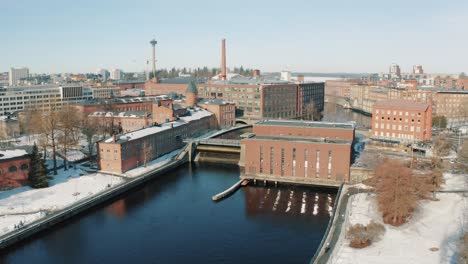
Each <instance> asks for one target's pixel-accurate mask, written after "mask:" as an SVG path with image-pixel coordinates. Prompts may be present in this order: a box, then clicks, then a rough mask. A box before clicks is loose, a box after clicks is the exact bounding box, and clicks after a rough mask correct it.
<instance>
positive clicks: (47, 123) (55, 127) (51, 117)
mask: <svg viewBox="0 0 468 264" xmlns="http://www.w3.org/2000/svg"><path fill="white" fill-rule="evenodd" d="M36 121H37V122H38V123H39V124H37V125H38V128H39V130H40V135H41V137H42V138H43V139H42V142H44V143H47V145H48V146H49V147H50V148H51V149H52V159H53V169H54V175H57V144H58V142H57V137H58V135H59V132H60V118H59V113H58V110H57V108H56V104H55V103H53V102H52V103H51V104H50V109H49V110H47V111H44V112H43V113H41V114H40V115H39V117H38V118H37V120H36ZM44 137H45V138H44Z"/></svg>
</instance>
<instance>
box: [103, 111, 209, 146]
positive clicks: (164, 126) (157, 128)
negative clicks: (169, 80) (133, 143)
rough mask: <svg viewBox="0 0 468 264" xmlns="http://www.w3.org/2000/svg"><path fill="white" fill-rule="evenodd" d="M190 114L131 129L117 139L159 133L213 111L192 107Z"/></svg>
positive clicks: (107, 141) (127, 139) (205, 115)
mask: <svg viewBox="0 0 468 264" xmlns="http://www.w3.org/2000/svg"><path fill="white" fill-rule="evenodd" d="M189 113H190V115H188V116H183V117H180V118H179V119H180V120H178V121H173V122H167V123H164V124H161V125H160V126H152V127H148V128H143V129H140V130H136V131H132V132H129V133H126V134H123V135H121V136H118V140H124V141H130V140H135V139H138V138H142V137H146V136H149V135H152V134H156V133H159V132H161V131H165V130H168V129H171V128H172V127H178V126H182V125H186V124H187V123H188V122H191V121H193V120H199V119H202V118H204V117H207V116H211V115H213V113H211V112H209V111H207V110H204V109H202V108H198V107H196V108H193V109H190V110H189ZM112 141H113V138H112V137H111V138H108V139H106V140H105V141H104V142H106V143H110V142H112Z"/></svg>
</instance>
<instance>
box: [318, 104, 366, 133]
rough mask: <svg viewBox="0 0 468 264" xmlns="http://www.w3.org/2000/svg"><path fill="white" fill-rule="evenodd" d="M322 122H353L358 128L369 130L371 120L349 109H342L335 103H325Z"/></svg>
mask: <svg viewBox="0 0 468 264" xmlns="http://www.w3.org/2000/svg"><path fill="white" fill-rule="evenodd" d="M322 120H323V121H329V122H347V121H355V122H356V124H357V125H358V126H359V127H365V128H370V127H371V125H372V118H371V117H369V116H366V115H363V114H360V113H358V112H354V111H352V110H351V109H344V108H343V107H342V106H341V105H337V104H335V103H331V102H330V103H325V107H324V112H323V119H322Z"/></svg>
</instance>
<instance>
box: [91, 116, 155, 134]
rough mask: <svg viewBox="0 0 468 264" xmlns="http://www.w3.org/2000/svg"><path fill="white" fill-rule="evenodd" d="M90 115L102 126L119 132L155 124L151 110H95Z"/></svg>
mask: <svg viewBox="0 0 468 264" xmlns="http://www.w3.org/2000/svg"><path fill="white" fill-rule="evenodd" d="M88 117H90V118H93V119H94V120H96V122H97V123H98V124H99V125H100V127H106V128H107V129H109V131H110V130H113V132H117V133H127V132H130V131H134V130H138V129H142V128H146V127H149V126H152V125H153V118H152V115H151V113H150V112H133V111H128V112H94V113H92V114H90V115H89V116H88ZM111 128H112V129H111Z"/></svg>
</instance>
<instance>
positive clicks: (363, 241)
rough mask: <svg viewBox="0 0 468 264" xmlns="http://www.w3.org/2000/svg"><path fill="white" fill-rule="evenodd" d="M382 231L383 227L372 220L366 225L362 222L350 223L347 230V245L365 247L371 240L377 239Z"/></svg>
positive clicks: (383, 230)
mask: <svg viewBox="0 0 468 264" xmlns="http://www.w3.org/2000/svg"><path fill="white" fill-rule="evenodd" d="M384 232H385V227H384V226H383V225H382V224H379V223H376V222H374V221H371V222H370V223H369V224H368V225H367V226H364V225H362V224H355V225H352V226H351V227H350V228H349V229H348V232H347V235H348V237H349V238H350V240H351V242H350V244H349V246H350V247H353V248H364V247H367V246H369V245H370V244H371V243H372V242H373V241H375V240H377V239H379V238H380V236H382V234H383V233H384Z"/></svg>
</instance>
